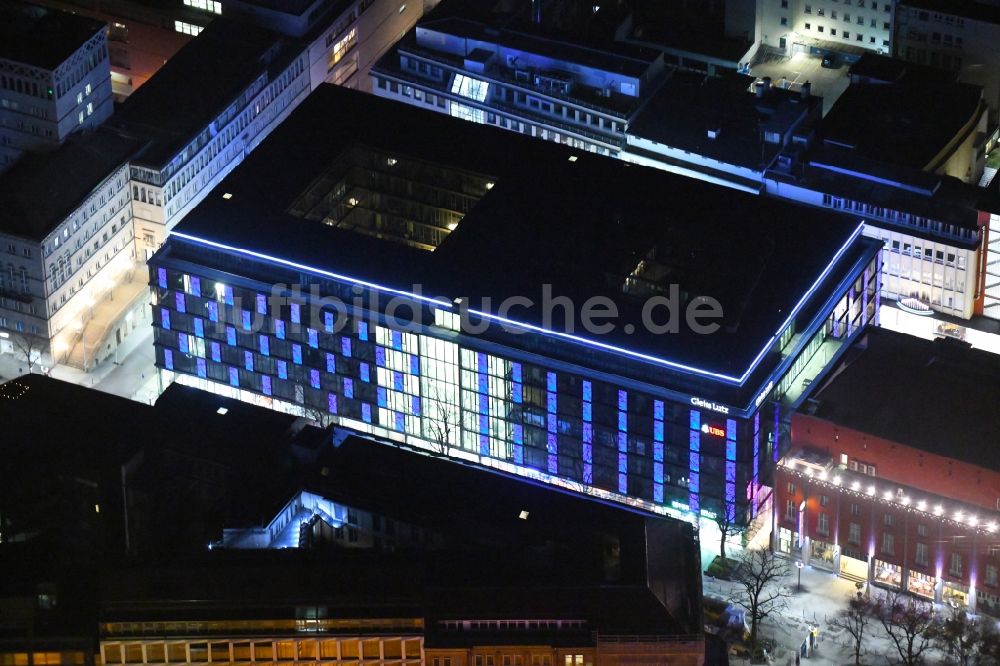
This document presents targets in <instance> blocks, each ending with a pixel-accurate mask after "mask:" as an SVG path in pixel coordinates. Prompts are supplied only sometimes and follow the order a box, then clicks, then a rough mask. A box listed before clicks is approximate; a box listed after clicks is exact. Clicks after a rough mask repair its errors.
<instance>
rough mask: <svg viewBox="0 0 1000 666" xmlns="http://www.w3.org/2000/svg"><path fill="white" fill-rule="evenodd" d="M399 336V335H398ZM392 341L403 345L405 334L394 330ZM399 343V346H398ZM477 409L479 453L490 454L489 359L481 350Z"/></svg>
mask: <svg viewBox="0 0 1000 666" xmlns="http://www.w3.org/2000/svg"><path fill="white" fill-rule="evenodd" d="M397 336H398V337H397ZM392 343H393V346H394V347H397V348H399V347H402V346H403V336H402V335H399V334H397V333H396V332H395V331H393V334H392ZM397 345H398V346H397ZM476 390H477V392H478V393H477V399H476V411H477V412H478V414H479V417H478V419H477V426H478V427H477V430H478V432H479V454H480V455H482V456H489V455H490V375H489V360H488V359H487V357H486V354H484V353H482V352H479V353H478V354H476Z"/></svg>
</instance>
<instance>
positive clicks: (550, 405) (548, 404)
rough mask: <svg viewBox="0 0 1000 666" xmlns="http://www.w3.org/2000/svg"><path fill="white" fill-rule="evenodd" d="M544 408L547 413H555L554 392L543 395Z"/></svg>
mask: <svg viewBox="0 0 1000 666" xmlns="http://www.w3.org/2000/svg"><path fill="white" fill-rule="evenodd" d="M545 408H546V411H547V412H548V413H549V414H555V413H556V394H555V393H549V394H548V395H547V396H545Z"/></svg>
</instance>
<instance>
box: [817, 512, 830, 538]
mask: <svg viewBox="0 0 1000 666" xmlns="http://www.w3.org/2000/svg"><path fill="white" fill-rule="evenodd" d="M816 531H817V532H819V533H820V534H829V533H830V516H829V515H828V514H827V513H826V512H825V511H822V512H820V514H819V521H817V523H816Z"/></svg>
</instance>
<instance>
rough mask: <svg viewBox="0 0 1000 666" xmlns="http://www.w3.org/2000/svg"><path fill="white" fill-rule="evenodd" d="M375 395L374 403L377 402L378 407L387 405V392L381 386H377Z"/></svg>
mask: <svg viewBox="0 0 1000 666" xmlns="http://www.w3.org/2000/svg"><path fill="white" fill-rule="evenodd" d="M376 396H377V397H376V403H377V404H378V406H379V407H386V406H388V405H389V394H388V391H386V389H385V388H384V387H382V386H379V387H378V391H376Z"/></svg>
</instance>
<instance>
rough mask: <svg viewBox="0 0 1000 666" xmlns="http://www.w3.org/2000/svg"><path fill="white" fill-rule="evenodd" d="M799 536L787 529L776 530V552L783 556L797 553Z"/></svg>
mask: <svg viewBox="0 0 1000 666" xmlns="http://www.w3.org/2000/svg"><path fill="white" fill-rule="evenodd" d="M798 541H799V534H798V532H793V531H792V530H790V529H788V528H787V527H779V528H778V552H779V553H782V554H783V555H793V554H797V553H798V552H799V546H798Z"/></svg>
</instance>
